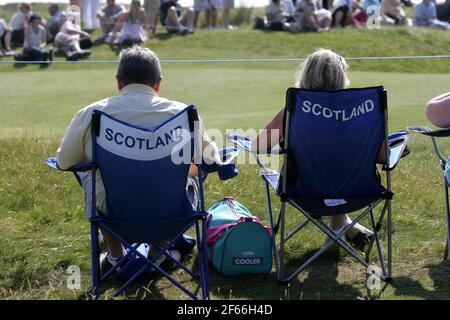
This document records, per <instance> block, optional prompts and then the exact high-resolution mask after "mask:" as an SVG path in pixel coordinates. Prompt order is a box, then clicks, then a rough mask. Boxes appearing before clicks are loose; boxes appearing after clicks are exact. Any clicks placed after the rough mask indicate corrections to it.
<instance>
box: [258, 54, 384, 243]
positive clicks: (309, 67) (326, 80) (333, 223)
mask: <svg viewBox="0 0 450 320" xmlns="http://www.w3.org/2000/svg"><path fill="white" fill-rule="evenodd" d="M347 69H348V65H347V62H346V61H345V59H344V58H343V57H342V56H340V55H338V54H337V53H335V52H332V51H330V50H326V49H318V50H316V51H315V52H313V53H312V54H310V55H309V56H308V58H307V59H306V61H305V62H303V64H302V66H301V69H300V70H299V72H297V81H296V84H295V86H296V87H297V88H302V89H307V90H326V91H336V90H342V89H344V88H347V87H348V86H349V84H350V81H349V79H348V77H347ZM284 114H285V110H284V108H282V109H281V110H280V111H279V112H278V113H277V114H276V115H275V117H274V118H273V119H272V120H271V121H270V122H269V123H268V124H267V125H266V127H265V130H264V131H263V132H262V133H261V134H259V135H258V136H257V137H256V138H255V139H253V141H252V150H253V151H254V152H257V151H260V150H261V151H262V150H268V149H271V148H272V147H273V146H274V145H276V144H279V143H280V144H281V143H283V140H284V137H283V133H284V132H283V122H284ZM384 148H385V147H384V144H382V146H381V147H380V152H379V154H378V159H377V162H379V163H383V162H384V161H385V153H384ZM351 223H352V220H351V219H350V217H349V216H348V215H347V214H342V215H334V216H331V219H330V227H331V229H332V230H333V231H334V232H335V234H336V235H337V234H339V233H340V232H342V229H343V228H344V227H345V226H348V225H349V224H351ZM359 233H361V234H365V235H367V236H368V237H371V236H372V235H373V233H372V232H371V231H370V230H368V229H367V228H365V227H364V226H363V225H360V224H359V223H356V224H355V225H354V226H353V227H352V228H351V229H350V230H349V231H347V233H346V234H345V236H346V238H347V240H349V241H350V242H353V243H354V242H356V241H357V239H358V237H357V235H358V234H359Z"/></svg>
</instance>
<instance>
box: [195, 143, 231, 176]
mask: <svg viewBox="0 0 450 320" xmlns="http://www.w3.org/2000/svg"><path fill="white" fill-rule="evenodd" d="M239 150H240V149H239V148H236V147H233V148H223V149H220V150H219V155H220V157H221V160H222V165H218V164H216V163H213V164H202V171H203V181H205V180H206V178H207V177H208V174H210V173H213V172H217V173H218V174H219V178H220V180H228V179H231V178H234V177H236V176H237V175H238V173H239V171H238V170H237V168H236V166H235V163H234V160H235V159H236V157H237V156H238V155H239Z"/></svg>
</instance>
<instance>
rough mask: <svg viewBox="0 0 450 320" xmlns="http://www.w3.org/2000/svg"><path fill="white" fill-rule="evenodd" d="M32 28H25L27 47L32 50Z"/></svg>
mask: <svg viewBox="0 0 450 320" xmlns="http://www.w3.org/2000/svg"><path fill="white" fill-rule="evenodd" d="M31 28H32V27H31V26H28V25H27V26H25V39H27V41H26V43H27V47H30V48H31Z"/></svg>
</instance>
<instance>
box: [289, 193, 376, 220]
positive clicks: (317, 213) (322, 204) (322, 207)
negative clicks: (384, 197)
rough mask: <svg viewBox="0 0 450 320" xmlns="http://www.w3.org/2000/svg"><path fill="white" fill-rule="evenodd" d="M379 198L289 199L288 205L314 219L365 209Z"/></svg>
mask: <svg viewBox="0 0 450 320" xmlns="http://www.w3.org/2000/svg"><path fill="white" fill-rule="evenodd" d="M379 199H380V198H378V197H371V198H359V199H301V198H296V199H289V200H288V203H289V204H290V205H292V206H294V207H297V208H298V207H299V208H301V209H302V210H303V211H306V212H307V213H308V214H310V215H311V216H313V217H315V218H319V217H322V216H334V215H339V214H346V213H351V212H355V211H358V210H361V209H363V208H367V207H368V206H370V205H371V204H373V203H374V202H376V201H377V200H379Z"/></svg>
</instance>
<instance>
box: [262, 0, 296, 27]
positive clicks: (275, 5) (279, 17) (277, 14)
mask: <svg viewBox="0 0 450 320" xmlns="http://www.w3.org/2000/svg"><path fill="white" fill-rule="evenodd" d="M288 17H289V13H288V12H287V11H286V8H285V7H284V3H283V2H281V0H271V2H270V3H269V4H268V5H267V6H266V18H267V29H270V30H273V31H283V30H289V29H290V27H291V25H290V23H289V22H288Z"/></svg>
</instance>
